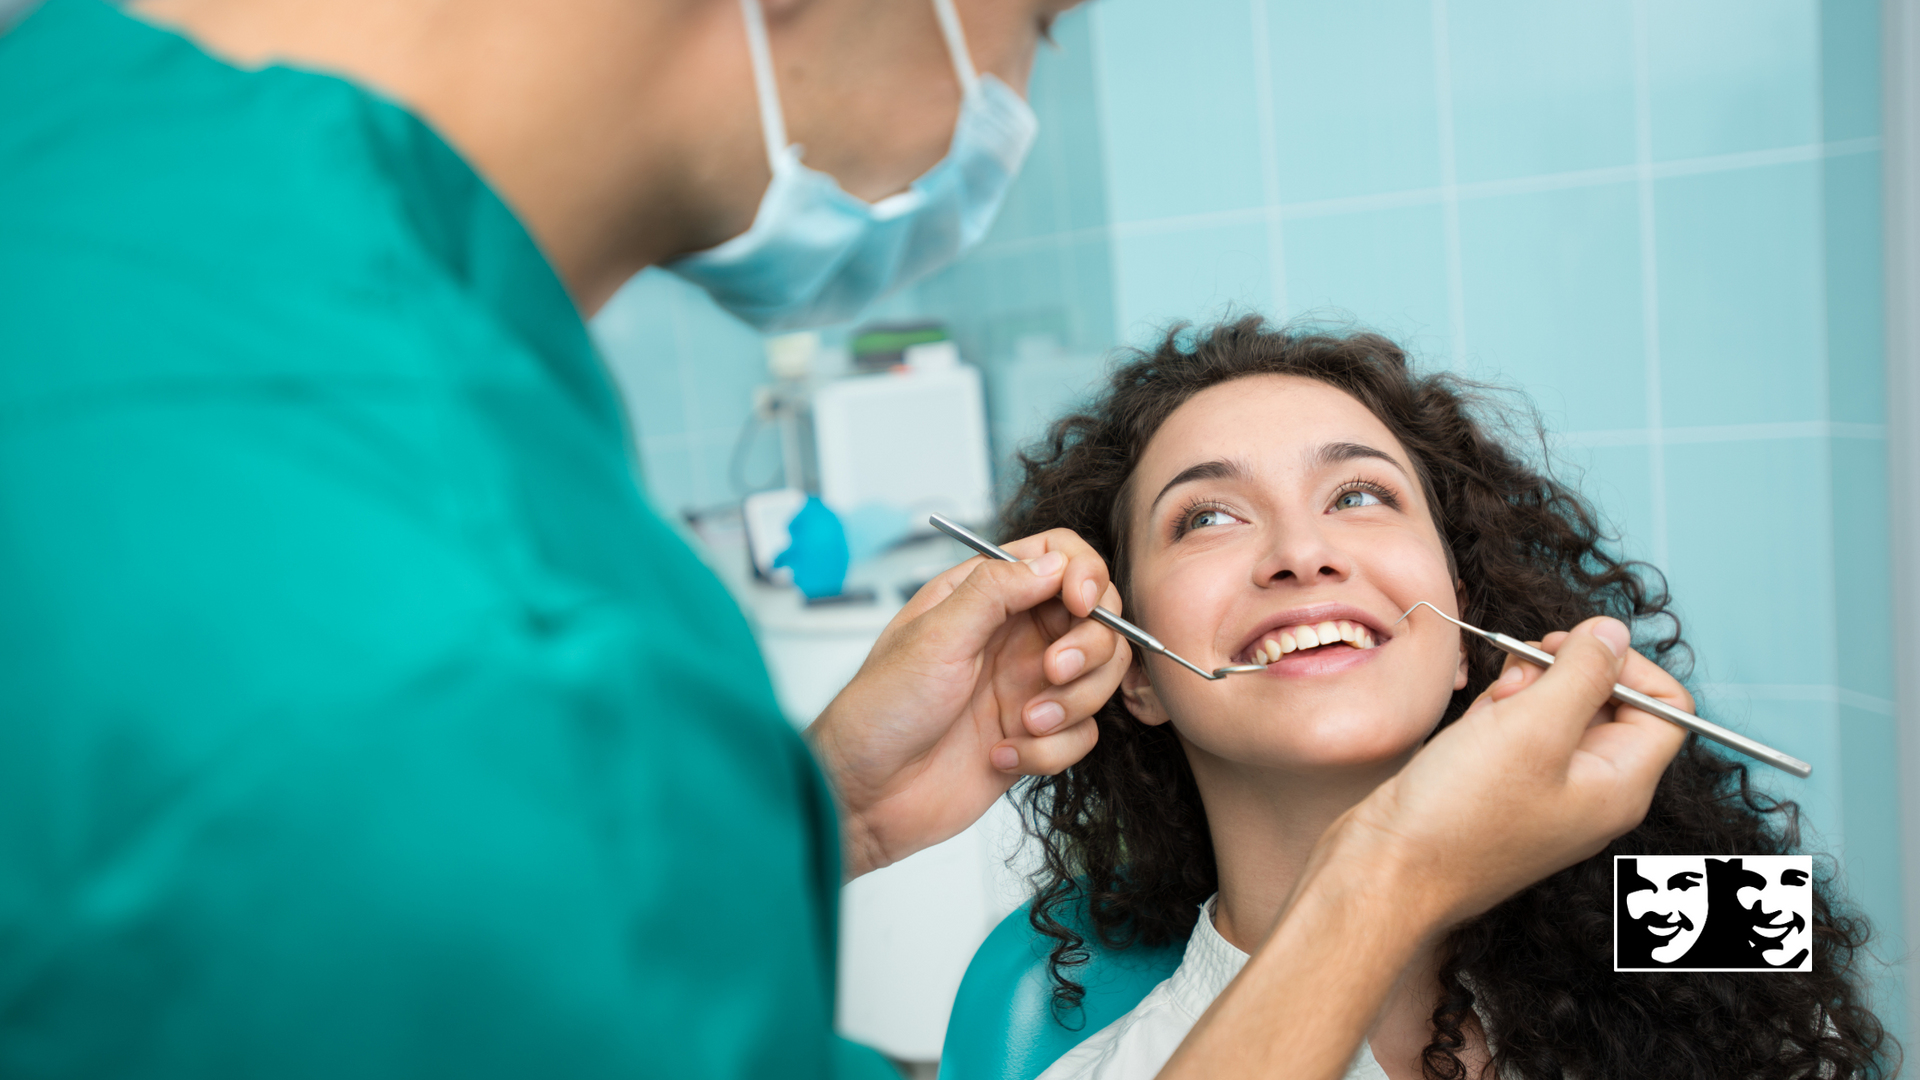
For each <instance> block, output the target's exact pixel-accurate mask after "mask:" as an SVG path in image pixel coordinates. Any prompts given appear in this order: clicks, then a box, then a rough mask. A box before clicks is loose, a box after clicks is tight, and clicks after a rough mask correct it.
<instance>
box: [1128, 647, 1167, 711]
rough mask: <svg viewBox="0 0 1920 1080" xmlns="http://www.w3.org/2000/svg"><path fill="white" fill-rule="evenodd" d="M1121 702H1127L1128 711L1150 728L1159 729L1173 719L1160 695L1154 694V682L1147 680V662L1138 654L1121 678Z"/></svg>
mask: <svg viewBox="0 0 1920 1080" xmlns="http://www.w3.org/2000/svg"><path fill="white" fill-rule="evenodd" d="M1120 700H1121V701H1124V702H1126V705H1127V711H1128V712H1130V713H1132V714H1133V718H1134V719H1135V720H1138V721H1140V722H1141V723H1143V724H1145V725H1147V726H1148V727H1158V726H1160V725H1161V724H1164V723H1166V722H1167V721H1168V720H1171V719H1173V718H1172V717H1171V716H1168V715H1167V710H1166V707H1165V706H1163V705H1161V704H1160V695H1159V694H1157V693H1155V692H1154V689H1153V682H1152V681H1151V680H1149V679H1148V678H1147V665H1146V661H1145V660H1143V659H1141V657H1140V654H1139V653H1137V652H1136V653H1135V654H1134V657H1133V663H1131V664H1128V665H1127V673H1126V674H1125V675H1122V676H1120Z"/></svg>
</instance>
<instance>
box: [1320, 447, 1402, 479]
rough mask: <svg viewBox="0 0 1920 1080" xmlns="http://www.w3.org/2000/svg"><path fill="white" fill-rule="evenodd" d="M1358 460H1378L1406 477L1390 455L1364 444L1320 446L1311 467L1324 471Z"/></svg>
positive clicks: (1396, 460)
mask: <svg viewBox="0 0 1920 1080" xmlns="http://www.w3.org/2000/svg"><path fill="white" fill-rule="evenodd" d="M1359 458H1379V459H1380V460H1381V461H1384V462H1386V463H1387V464H1389V465H1391V466H1393V467H1394V468H1396V469H1399V470H1400V475H1402V476H1405V475H1407V470H1406V467H1405V466H1403V465H1401V464H1400V462H1399V460H1398V459H1397V458H1395V457H1394V456H1393V455H1392V454H1389V453H1387V452H1386V451H1385V450H1376V449H1374V448H1373V447H1371V446H1368V445H1366V444H1365V443H1354V442H1335V443H1327V444H1326V445H1325V446H1322V447H1321V448H1320V449H1319V450H1317V451H1315V452H1314V455H1313V467H1314V468H1316V469H1324V468H1326V467H1327V466H1329V465H1338V464H1340V463H1341V462H1343V461H1354V460H1357V459H1359Z"/></svg>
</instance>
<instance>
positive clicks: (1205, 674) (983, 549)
mask: <svg viewBox="0 0 1920 1080" xmlns="http://www.w3.org/2000/svg"><path fill="white" fill-rule="evenodd" d="M927 521H928V523H930V524H931V525H932V526H933V527H934V528H936V529H939V530H940V531H941V532H943V533H946V534H947V535H948V536H951V537H953V538H954V539H955V540H958V541H960V542H961V543H963V544H965V545H967V546H968V547H970V548H972V549H973V550H975V551H977V552H979V553H980V554H982V555H985V556H986V557H987V558H989V559H999V560H1000V561H1001V562H1019V561H1020V560H1019V559H1016V558H1014V557H1013V556H1012V555H1010V554H1008V553H1007V552H1006V551H1004V550H1002V549H1001V547H1000V546H999V545H998V544H995V543H994V542H993V541H991V540H988V539H986V538H985V537H982V536H980V535H979V534H977V533H975V532H974V531H973V530H972V529H969V528H967V527H966V526H965V525H962V524H960V523H958V522H955V521H949V520H947V519H946V518H944V517H942V516H940V515H939V514H932V515H930V516H928V518H927ZM1092 618H1093V619H1094V620H1095V621H1096V622H1098V623H1100V624H1101V625H1103V626H1105V627H1106V628H1107V629H1109V630H1112V631H1113V632H1114V633H1116V634H1119V635H1120V636H1121V637H1123V638H1126V639H1127V640H1128V641H1131V642H1133V643H1134V644H1135V645H1138V646H1140V647H1141V648H1143V649H1145V650H1147V651H1148V652H1150V653H1158V654H1160V655H1161V656H1164V657H1166V658H1167V659H1169V660H1171V661H1173V662H1174V663H1176V664H1179V665H1180V666H1181V667H1183V668H1186V669H1187V670H1188V671H1191V672H1193V673H1194V674H1195V675H1198V676H1200V677H1201V678H1203V679H1224V678H1226V677H1227V676H1229V675H1238V674H1240V673H1241V672H1246V671H1265V670H1267V665H1265V664H1228V665H1227V666H1226V667H1223V668H1214V669H1213V670H1212V671H1208V670H1207V669H1206V668H1203V667H1201V666H1199V665H1198V664H1195V663H1192V662H1190V661H1188V660H1186V659H1184V658H1183V657H1181V656H1180V654H1178V653H1176V652H1174V651H1173V650H1172V649H1169V648H1167V647H1166V646H1165V645H1162V644H1160V639H1159V638H1157V637H1154V636H1153V635H1152V634H1149V633H1147V632H1146V631H1145V630H1142V629H1140V628H1139V627H1137V626H1135V625H1133V624H1132V623H1130V622H1128V621H1127V620H1125V619H1123V618H1121V617H1120V616H1118V615H1115V614H1114V613H1113V612H1111V611H1108V610H1107V609H1106V608H1103V607H1096V608H1094V609H1093V613H1092Z"/></svg>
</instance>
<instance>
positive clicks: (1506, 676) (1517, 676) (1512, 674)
mask: <svg viewBox="0 0 1920 1080" xmlns="http://www.w3.org/2000/svg"><path fill="white" fill-rule="evenodd" d="M1526 677H1527V673H1526V672H1524V671H1521V670H1520V665H1519V664H1515V665H1513V666H1512V667H1510V668H1508V669H1507V670H1505V671H1503V672H1501V673H1500V681H1501V682H1519V681H1520V680H1521V679H1524V678H1526Z"/></svg>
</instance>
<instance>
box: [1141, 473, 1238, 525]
mask: <svg viewBox="0 0 1920 1080" xmlns="http://www.w3.org/2000/svg"><path fill="white" fill-rule="evenodd" d="M1249 475H1251V470H1249V469H1248V468H1247V467H1246V465H1244V464H1242V463H1241V462H1238V461H1203V462H1201V463H1200V464H1198V465H1189V466H1187V467H1186V468H1184V469H1181V470H1180V471H1179V472H1177V473H1175V474H1174V476H1173V479H1171V480H1169V481H1167V486H1166V487H1163V488H1161V489H1160V494H1158V495H1155V496H1154V497H1153V502H1152V503H1151V504H1149V505H1148V506H1147V515H1148V516H1149V517H1151V516H1152V515H1153V512H1154V508H1155V507H1158V506H1159V505H1160V500H1161V499H1164V498H1166V497H1167V492H1169V491H1172V490H1173V489H1174V488H1177V487H1179V486H1180V485H1181V484H1190V483H1192V482H1194V481H1195V480H1244V479H1246V478H1247V477H1248V476H1249Z"/></svg>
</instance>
